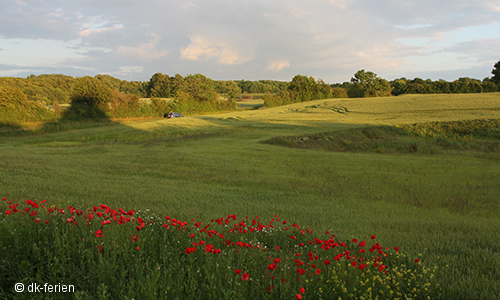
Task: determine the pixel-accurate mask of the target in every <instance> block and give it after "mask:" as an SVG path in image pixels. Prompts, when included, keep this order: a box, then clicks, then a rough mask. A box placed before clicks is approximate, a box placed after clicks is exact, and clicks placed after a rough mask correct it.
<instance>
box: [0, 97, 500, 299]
mask: <svg viewBox="0 0 500 300" xmlns="http://www.w3.org/2000/svg"><path fill="white" fill-rule="evenodd" d="M499 117H500V93H491V94H467V95H461V94H457V95H418V96H417V95H405V96H401V97H387V98H371V99H362V98H361V99H332V100H319V101H311V102H307V103H298V104H293V105H288V106H283V107H275V108H270V109H258V110H251V111H238V112H231V113H224V114H213V115H205V116H193V117H187V118H179V119H172V120H167V119H165V120H154V121H126V122H113V123H106V124H102V126H97V127H93V128H78V127H74V128H73V129H71V130H66V129H64V130H63V129H61V131H59V132H52V133H41V132H38V133H36V134H28V135H22V136H21V135H19V136H16V134H15V133H13V134H4V136H0V198H2V197H6V198H8V199H10V200H12V201H23V200H25V199H39V200H41V199H47V200H50V201H51V202H52V203H54V204H56V205H57V206H67V205H68V204H71V205H73V206H75V207H77V206H80V207H89V206H92V205H100V204H102V203H105V204H107V205H109V206H113V207H123V208H125V209H135V210H141V211H146V210H148V211H150V212H151V213H152V214H155V215H165V214H170V215H175V216H178V217H179V218H181V219H191V218H196V219H200V220H210V219H213V218H218V217H221V216H227V215H229V214H238V215H249V216H255V215H259V216H261V217H263V218H270V217H272V216H274V215H275V214H277V215H279V216H280V217H281V218H286V219H289V220H293V221H294V222H297V223H299V224H301V225H304V226H307V227H310V228H312V229H315V230H317V231H324V230H330V231H331V232H334V233H335V234H336V235H337V236H339V237H342V238H343V239H351V238H353V237H369V236H370V235H372V234H374V235H376V236H377V239H378V240H379V242H380V243H381V244H382V243H383V244H386V245H398V246H399V247H400V249H401V250H402V251H404V252H405V253H407V254H408V256H412V257H419V258H420V259H421V261H422V263H424V264H425V265H426V266H427V267H431V268H432V267H437V274H436V277H437V280H438V283H439V284H440V286H441V290H440V292H439V293H438V294H436V295H434V296H435V298H440V299H498V298H500V282H499V281H498V278H500V180H499V178H500V155H499V154H498V153H475V152H474V151H469V152H464V153H456V152H454V153H448V152H446V151H443V152H441V153H437V154H419V153H417V154H401V153H366V152H356V153H352V152H329V151H324V150H321V149H297V148H284V147H279V146H275V145H269V144H265V143H262V142H263V141H266V140H269V139H270V138H273V137H276V136H291V135H311V134H315V133H320V132H335V131H340V130H351V129H356V128H361V127H364V126H367V125H370V126H371V125H398V124H412V123H421V122H435V121H459V120H469V119H498V118H499Z"/></svg>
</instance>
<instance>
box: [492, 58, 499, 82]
mask: <svg viewBox="0 0 500 300" xmlns="http://www.w3.org/2000/svg"><path fill="white" fill-rule="evenodd" d="M491 74H493V77H492V78H491V79H492V80H493V82H494V83H495V84H496V85H500V60H499V61H498V62H497V63H496V64H495V65H494V66H493V70H492V71H491Z"/></svg>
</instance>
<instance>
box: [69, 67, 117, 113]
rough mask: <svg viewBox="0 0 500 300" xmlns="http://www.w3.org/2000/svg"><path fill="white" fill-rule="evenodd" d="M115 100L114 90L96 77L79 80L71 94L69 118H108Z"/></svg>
mask: <svg viewBox="0 0 500 300" xmlns="http://www.w3.org/2000/svg"><path fill="white" fill-rule="evenodd" d="M112 101H113V90H112V89H111V88H110V87H109V86H107V85H105V84H104V83H103V82H102V81H101V80H99V79H98V78H95V77H89V76H85V77H82V78H80V79H79V80H78V83H77V84H76V85H75V87H74V88H73V91H72V94H71V106H70V107H69V109H68V110H67V111H66V116H67V117H68V118H89V119H95V118H106V117H107V115H106V113H107V112H109V110H110V105H111V104H112Z"/></svg>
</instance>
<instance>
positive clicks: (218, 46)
mask: <svg viewBox="0 0 500 300" xmlns="http://www.w3.org/2000/svg"><path fill="white" fill-rule="evenodd" d="M189 38H190V40H191V43H190V44H189V45H188V46H187V47H185V48H183V49H182V50H181V58H182V59H186V60H195V61H198V60H205V61H208V60H210V59H216V60H217V61H218V62H219V63H221V64H223V65H238V64H242V63H245V62H247V61H250V60H252V59H253V58H254V53H253V51H251V50H248V49H244V48H242V47H237V46H234V45H232V44H230V43H228V42H226V41H224V40H218V39H210V38H207V37H202V36H190V37H189Z"/></svg>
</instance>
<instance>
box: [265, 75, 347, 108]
mask: <svg viewBox="0 0 500 300" xmlns="http://www.w3.org/2000/svg"><path fill="white" fill-rule="evenodd" d="M345 95H346V92H345V90H344V89H343V88H339V87H335V88H333V87H331V86H329V85H327V84H326V83H325V82H324V81H323V80H321V79H319V80H316V79H314V78H313V77H311V76H309V77H307V76H304V75H296V76H295V77H294V78H293V79H292V82H291V83H290V85H289V86H288V89H287V90H286V91H280V92H278V93H277V94H275V95H271V94H266V95H265V96H264V97H263V99H264V106H266V107H273V106H280V105H286V104H291V103H298V102H305V101H311V100H317V99H327V98H333V97H343V96H345Z"/></svg>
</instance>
